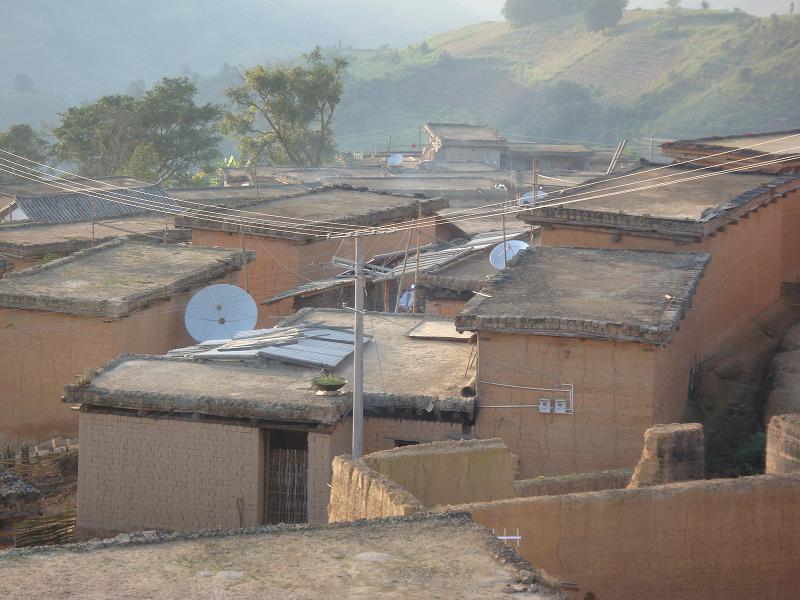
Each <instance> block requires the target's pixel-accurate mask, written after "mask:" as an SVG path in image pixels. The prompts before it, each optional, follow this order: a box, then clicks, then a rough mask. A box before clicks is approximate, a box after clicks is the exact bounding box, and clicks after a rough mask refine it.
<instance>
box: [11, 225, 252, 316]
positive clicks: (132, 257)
mask: <svg viewBox="0 0 800 600" xmlns="http://www.w3.org/2000/svg"><path fill="white" fill-rule="evenodd" d="M240 264H241V253H240V252H238V251H231V250H220V249H214V248H200V247H187V246H183V245H176V244H158V243H153V244H150V243H141V242H133V241H128V240H115V241H112V242H108V243H105V244H101V245H99V246H95V247H94V248H88V249H86V250H81V251H79V252H76V253H75V254H72V255H70V256H67V257H66V258H61V259H58V260H54V261H51V262H49V263H47V264H44V265H41V266H37V267H33V268H31V269H26V270H24V271H20V272H19V273H11V274H9V275H7V276H6V278H5V279H2V280H0V306H9V307H17V308H27V309H33V310H48V311H56V312H66V313H72V314H80V315H90V316H112V317H113V316H123V315H126V314H129V313H131V312H133V311H135V310H138V309H140V308H142V307H144V306H145V305H147V304H148V303H149V302H151V301H152V300H154V299H156V298H160V297H165V296H167V297H168V296H170V295H172V294H175V293H178V292H181V291H184V290H185V289H186V288H188V287H190V286H192V285H200V284H203V283H207V282H210V281H214V280H215V279H218V278H220V277H222V276H224V275H225V274H227V273H230V272H231V271H233V270H236V269H238V268H239V265H240Z"/></svg>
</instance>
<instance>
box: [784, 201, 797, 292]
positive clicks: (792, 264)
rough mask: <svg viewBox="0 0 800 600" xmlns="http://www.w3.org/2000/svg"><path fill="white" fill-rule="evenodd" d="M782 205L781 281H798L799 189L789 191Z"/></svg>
mask: <svg viewBox="0 0 800 600" xmlns="http://www.w3.org/2000/svg"><path fill="white" fill-rule="evenodd" d="M781 204H782V205H783V206H782V207H783V281H784V282H787V283H800V191H794V192H790V193H789V194H787V195H786V198H784V199H783V200H781Z"/></svg>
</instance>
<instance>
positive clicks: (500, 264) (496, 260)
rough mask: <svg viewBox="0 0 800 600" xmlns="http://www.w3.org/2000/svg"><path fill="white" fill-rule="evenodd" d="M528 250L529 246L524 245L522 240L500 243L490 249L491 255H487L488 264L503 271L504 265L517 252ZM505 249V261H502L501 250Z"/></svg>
mask: <svg viewBox="0 0 800 600" xmlns="http://www.w3.org/2000/svg"><path fill="white" fill-rule="evenodd" d="M528 248H530V245H528V244H526V243H525V242H523V241H522V240H508V241H506V242H502V243H500V244H497V246H495V247H494V248H493V249H492V253H491V254H490V255H489V262H490V263H492V266H493V267H494V268H495V269H505V268H506V264H507V263H508V262H509V261H510V260H511V259H512V258H514V257H515V256H516V255H517V254H518V253H519V252H521V251H522V250H527V249H528ZM504 249H505V255H506V256H505V260H503V250H504Z"/></svg>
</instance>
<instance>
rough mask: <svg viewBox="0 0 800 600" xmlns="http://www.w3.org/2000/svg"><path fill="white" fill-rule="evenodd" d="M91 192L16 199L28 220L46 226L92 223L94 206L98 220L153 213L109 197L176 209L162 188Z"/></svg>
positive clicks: (155, 186)
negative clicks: (50, 224)
mask: <svg viewBox="0 0 800 600" xmlns="http://www.w3.org/2000/svg"><path fill="white" fill-rule="evenodd" d="M90 193H91V194H93V195H89V194H88V193H66V194H50V195H43V196H17V207H18V208H20V209H21V210H22V211H23V212H24V213H25V215H26V216H27V217H28V218H29V219H31V220H34V221H41V222H44V223H77V222H80V221H91V220H92V212H93V211H92V206H93V205H94V218H95V219H111V218H115V217H128V216H133V215H140V214H144V213H147V212H152V211H150V210H148V209H146V208H140V207H136V206H128V205H126V204H120V202H114V201H112V200H111V199H107V198H112V199H114V200H116V199H118V200H120V201H129V200H133V201H136V202H139V203H142V204H152V202H158V203H161V204H168V205H170V206H172V207H176V208H177V204H175V202H174V200H172V198H170V197H169V196H168V195H167V192H165V191H164V188H163V187H161V186H160V185H150V186H147V187H139V188H113V189H112V188H109V189H101V190H97V191H92V192H90ZM151 194H152V195H151ZM153 196H157V197H153Z"/></svg>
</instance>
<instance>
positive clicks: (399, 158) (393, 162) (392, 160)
mask: <svg viewBox="0 0 800 600" xmlns="http://www.w3.org/2000/svg"><path fill="white" fill-rule="evenodd" d="M403 161H405V157H404V156H403V155H402V154H390V155H389V158H387V159H386V164H387V165H389V166H390V167H399V166H401V165H402V164H403Z"/></svg>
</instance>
